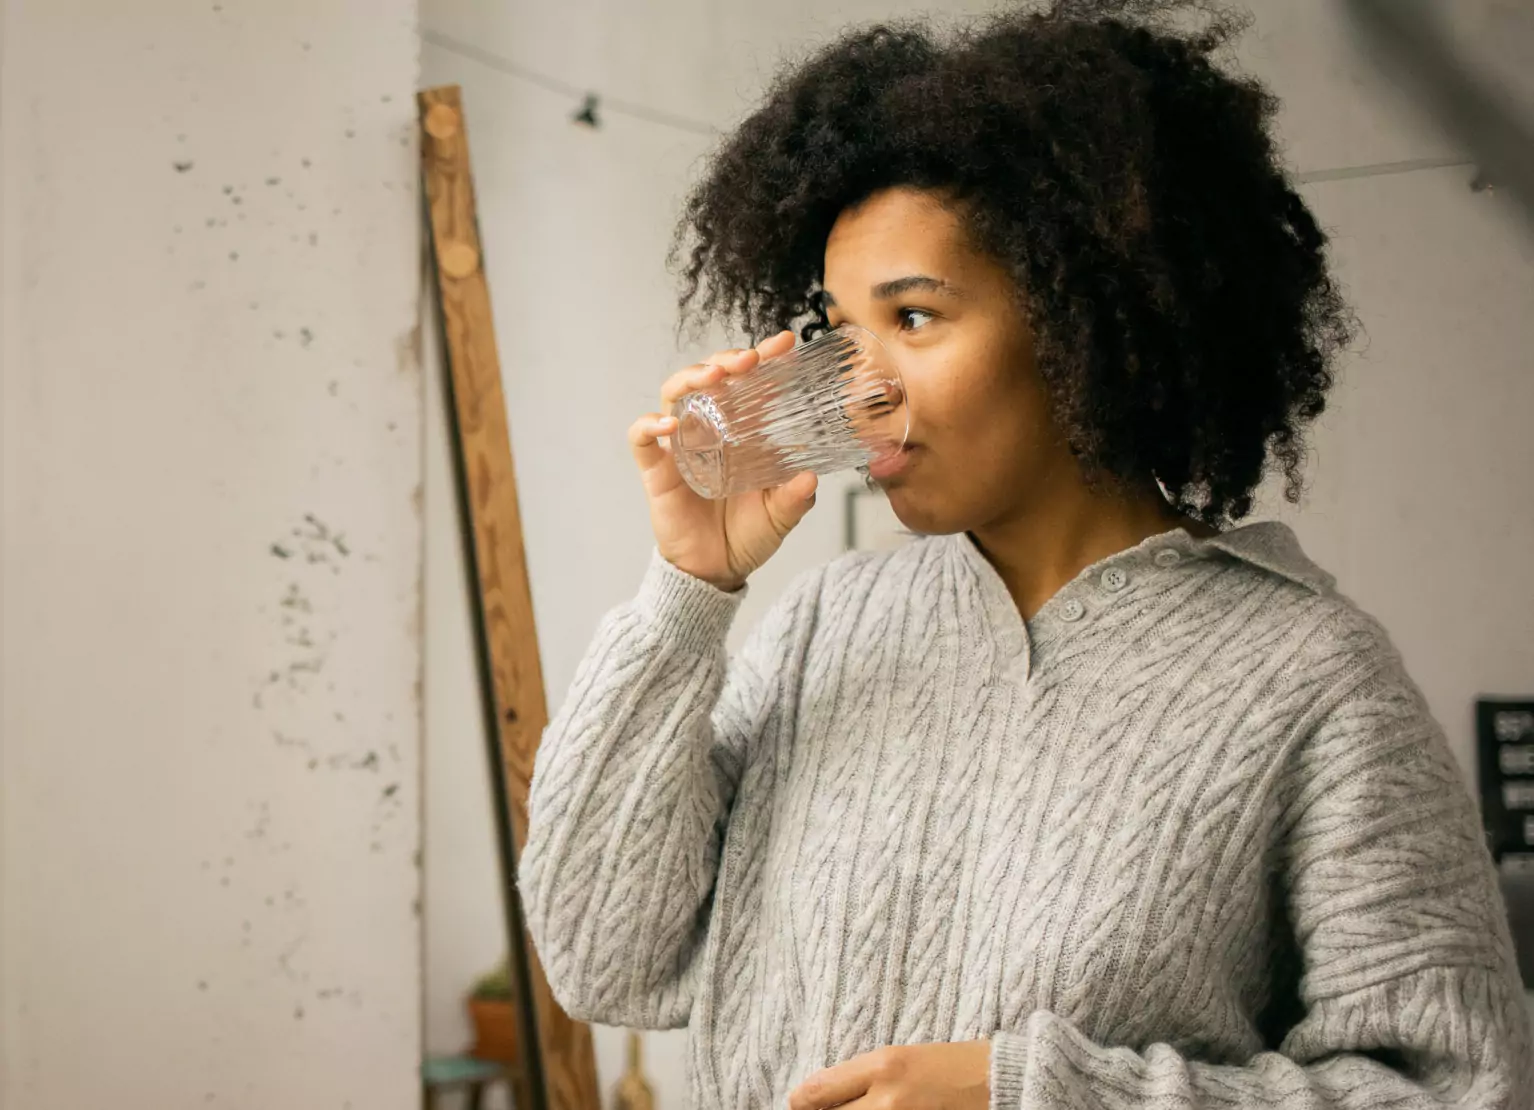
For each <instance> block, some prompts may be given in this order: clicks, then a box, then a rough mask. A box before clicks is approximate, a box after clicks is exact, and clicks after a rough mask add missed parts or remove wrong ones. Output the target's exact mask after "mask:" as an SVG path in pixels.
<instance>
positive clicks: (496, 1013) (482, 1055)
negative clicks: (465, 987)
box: [469, 998, 522, 1064]
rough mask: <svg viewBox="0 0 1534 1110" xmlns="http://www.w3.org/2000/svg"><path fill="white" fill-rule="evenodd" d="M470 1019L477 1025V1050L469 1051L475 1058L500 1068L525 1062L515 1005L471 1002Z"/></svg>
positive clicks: (475, 1033)
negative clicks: (523, 1060)
mask: <svg viewBox="0 0 1534 1110" xmlns="http://www.w3.org/2000/svg"><path fill="white" fill-rule="evenodd" d="M469 1018H470V1019H471V1020H472V1021H473V1022H474V1047H473V1048H472V1049H471V1050H470V1052H471V1053H472V1054H473V1055H474V1056H476V1057H478V1058H479V1059H481V1060H494V1061H495V1062H496V1063H498V1064H515V1063H516V1062H517V1061H518V1060H520V1059H521V1058H522V1051H521V1048H522V1046H521V1042H520V1041H519V1040H518V1038H517V1008H516V1005H515V1004H514V1003H511V1002H504V1001H501V1000H499V999H491V998H471V999H469Z"/></svg>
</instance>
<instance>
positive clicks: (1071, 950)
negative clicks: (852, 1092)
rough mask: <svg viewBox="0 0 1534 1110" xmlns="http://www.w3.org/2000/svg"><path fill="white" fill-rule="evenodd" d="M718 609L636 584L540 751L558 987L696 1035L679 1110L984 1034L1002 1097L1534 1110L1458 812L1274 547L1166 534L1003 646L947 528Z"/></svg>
mask: <svg viewBox="0 0 1534 1110" xmlns="http://www.w3.org/2000/svg"><path fill="white" fill-rule="evenodd" d="M738 604H739V598H738V597H737V596H730V595H725V594H722V593H719V592H718V591H716V590H714V589H713V588H712V587H710V586H708V585H706V584H704V583H702V582H700V581H697V580H695V579H692V578H689V577H688V576H686V575H684V574H682V573H681V572H679V571H677V570H675V569H674V568H672V567H670V566H669V565H667V564H665V563H664V562H662V561H660V560H659V559H658V558H657V559H656V560H655V562H654V564H653V565H652V566H651V568H650V570H649V572H648V575H647V577H646V578H645V581H644V584H643V586H642V588H641V590H640V593H639V596H638V598H637V599H636V600H634V601H633V602H631V603H630V604H627V605H625V606H623V607H621V608H619V609H617V610H616V611H615V612H613V613H612V614H611V615H610V616H608V618H607V619H606V621H605V622H604V623H603V625H602V627H601V629H600V631H599V632H598V634H597V636H596V639H595V642H594V643H593V645H592V647H591V649H590V652H589V653H588V655H587V657H586V659H585V661H584V663H583V664H582V666H581V668H580V671H579V674H578V677H577V678H576V680H575V683H574V685H573V687H572V689H571V691H570V694H569V697H568V700H567V701H566V703H565V705H564V707H563V709H562V710H561V712H560V714H559V716H558V718H557V719H556V720H555V721H554V723H553V724H552V726H551V727H550V728H549V731H548V733H547V735H546V737H545V739H544V742H543V748H542V751H541V752H540V754H539V757H538V761H537V770H536V774H535V776H534V779H533V786H532V828H531V833H530V836H529V841H528V845H527V850H526V852H525V853H524V856H523V860H522V869H521V876H520V883H521V888H522V894H523V899H524V906H525V909H526V913H527V919H528V923H529V925H530V927H531V929H532V932H533V936H534V939H535V941H536V943H537V947H538V951H539V953H540V955H541V958H542V960H543V962H544V965H545V968H546V970H547V973H548V978H549V982H550V983H551V984H552V986H553V989H554V992H555V995H556V997H557V998H558V999H559V1001H560V1002H561V1003H562V1004H563V1005H564V1006H565V1008H566V1009H567V1010H569V1011H570V1013H571V1014H573V1015H574V1016H576V1017H578V1018H581V1019H585V1020H589V1021H596V1022H601V1023H606V1024H614V1025H627V1026H635V1027H653V1028H663V1027H675V1026H682V1025H686V1026H687V1027H688V1029H689V1042H690V1051H689V1065H690V1067H689V1071H690V1088H691V1103H692V1106H693V1107H695V1108H696V1110H729V1108H736V1107H741V1108H744V1107H760V1108H763V1110H766V1108H769V1107H770V1108H772V1110H781V1107H782V1106H783V1105H784V1104H785V1100H786V1097H787V1095H788V1092H789V1091H791V1090H792V1089H793V1087H794V1086H795V1085H797V1084H798V1082H799V1081H801V1080H802V1079H804V1078H805V1077H807V1076H808V1075H809V1074H811V1073H812V1072H814V1071H816V1070H817V1069H819V1068H822V1067H825V1066H827V1065H830V1064H834V1063H838V1062H840V1061H843V1060H846V1059H848V1058H850V1057H852V1056H855V1055H858V1054H859V1053H863V1052H867V1051H870V1050H872V1049H876V1048H880V1047H883V1046H886V1045H900V1044H914V1043H919V1042H927V1041H966V1040H975V1039H982V1038H988V1039H990V1040H991V1042H992V1066H991V1092H992V1105H993V1107H995V1108H996V1110H1055V1108H1071V1110H1088V1108H1090V1110H1130V1108H1150V1107H1155V1108H1158V1110H1167V1108H1195V1107H1197V1108H1202V1107H1228V1108H1241V1110H1248V1108H1251V1110H1255V1108H1257V1107H1263V1108H1282V1110H1331V1108H1341V1107H1348V1108H1352V1110H1365V1108H1367V1110H1375V1108H1386V1107H1389V1108H1395V1110H1408V1108H1410V1110H1416V1108H1428V1107H1431V1108H1433V1110H1446V1108H1457V1110H1472V1108H1474V1110H1493V1108H1495V1110H1514V1108H1518V1110H1527V1108H1529V1107H1531V1106H1534V1096H1531V1092H1534V1065H1531V1058H1530V1057H1531V1052H1530V1044H1529V1029H1528V1018H1527V1011H1526V1009H1525V1003H1524V996H1523V992H1522V990H1521V987H1520V986H1519V984H1518V982H1517V979H1516V971H1515V968H1514V962H1513V955H1512V946H1511V942H1510V939H1509V936H1508V932H1507V925H1506V918H1505V915H1504V912H1503V908H1502V904H1501V901H1500V897H1499V894H1498V892H1497V888H1496V883H1495V878H1494V872H1493V869H1492V865H1491V862H1490V859H1489V857H1488V854H1487V852H1486V849H1485V847H1484V844H1483V841H1482V837H1481V833H1480V829H1479V825H1478V822H1477V820H1476V816H1475V811H1474V808H1473V806H1472V803H1471V800H1470V796H1469V793H1468V791H1467V790H1466V788H1465V784H1464V782H1463V780H1462V779H1461V777H1460V775H1459V772H1458V770H1457V768H1456V765H1455V763H1454V760H1453V759H1452V757H1451V755H1450V753H1449V751H1448V749H1447V746H1446V744H1445V742H1444V739H1443V736H1442V733H1441V730H1440V729H1439V728H1438V726H1437V725H1436V724H1435V723H1434V722H1433V720H1432V719H1431V717H1430V716H1429V714H1428V712H1427V709H1426V707H1425V705H1424V703H1423V700H1422V697H1421V695H1420V694H1419V692H1418V691H1417V689H1416V688H1415V687H1414V686H1413V685H1412V683H1411V681H1410V680H1409V679H1408V678H1407V676H1406V674H1405V673H1404V671H1403V670H1402V666H1401V662H1400V659H1399V657H1398V656H1397V654H1396V652H1395V651H1394V650H1393V649H1392V647H1391V646H1390V644H1389V641H1388V640H1387V638H1386V636H1385V635H1384V633H1383V632H1382V631H1381V630H1380V628H1379V627H1378V626H1377V625H1376V624H1375V623H1374V622H1373V621H1372V620H1370V619H1369V618H1368V617H1367V616H1365V615H1363V614H1362V613H1360V612H1359V611H1358V609H1357V608H1355V607H1354V606H1353V605H1352V604H1351V603H1349V602H1348V601H1347V600H1346V599H1344V598H1343V597H1341V596H1340V595H1339V594H1337V593H1336V592H1335V591H1334V589H1333V585H1332V581H1331V579H1330V578H1329V577H1328V576H1326V575H1325V574H1324V573H1323V572H1322V571H1320V570H1318V569H1317V568H1316V567H1315V566H1314V565H1313V564H1312V563H1311V562H1310V561H1309V560H1307V559H1306V558H1305V556H1304V555H1303V553H1302V552H1301V551H1300V549H1299V546H1298V544H1297V543H1296V541H1295V539H1294V536H1293V534H1292V533H1291V532H1289V531H1288V529H1286V528H1284V527H1282V526H1280V525H1273V524H1267V525H1256V526H1251V527H1247V528H1241V529H1237V530H1235V531H1232V532H1228V533H1226V534H1225V535H1223V536H1220V537H1218V538H1216V539H1213V540H1195V539H1193V538H1192V537H1190V536H1189V535H1188V534H1187V533H1185V532H1182V531H1177V532H1172V533H1169V534H1167V535H1165V536H1160V537H1157V538H1155V539H1152V540H1149V541H1147V542H1146V543H1144V544H1142V545H1140V546H1139V547H1137V548H1135V549H1133V550H1130V551H1126V552H1123V553H1122V554H1119V555H1116V556H1114V557H1113V558H1111V559H1108V560H1106V561H1104V562H1103V563H1100V564H1098V565H1097V566H1094V567H1091V568H1089V569H1088V570H1086V571H1084V572H1083V573H1082V574H1081V576H1080V577H1078V578H1077V579H1076V580H1075V581H1074V582H1072V583H1070V584H1069V585H1068V586H1066V587H1065V588H1064V589H1063V590H1062V591H1061V592H1060V593H1059V594H1058V595H1057V596H1056V597H1054V598H1052V599H1051V600H1050V601H1049V603H1048V604H1047V605H1046V606H1045V607H1044V608H1043V609H1042V610H1041V611H1040V612H1039V613H1038V614H1037V616H1036V617H1035V618H1034V619H1033V620H1032V621H1029V622H1027V623H1026V624H1025V623H1024V622H1023V620H1022V619H1021V618H1020V616H1019V615H1018V612H1017V610H1016V608H1015V607H1014V606H1013V604H1012V601H1011V599H1010V597H1009V596H1008V594H1007V591H1006V589H1005V587H1004V586H1003V584H1002V582H1001V580H1000V578H999V577H998V576H997V575H996V573H995V571H994V570H993V569H992V568H991V566H990V565H989V564H988V563H987V562H986V560H985V559H984V558H983V557H982V556H981V554H980V553H979V552H978V551H977V550H976V548H975V547H974V545H973V543H971V542H970V541H969V540H968V539H967V538H965V537H962V536H960V537H944V538H935V539H929V540H922V541H919V542H916V543H913V544H911V545H909V546H907V547H905V548H903V549H901V550H899V551H898V552H894V553H891V554H885V555H877V556H873V555H860V556H852V557H849V558H846V559H843V560H840V561H838V562H836V563H833V564H831V565H830V566H829V567H826V568H823V569H821V570H819V571H816V572H815V573H813V574H811V575H808V576H806V577H805V578H803V579H801V580H800V582H799V583H798V584H797V585H796V586H795V587H794V588H793V589H791V590H790V591H789V593H788V594H787V595H786V596H785V597H784V598H783V600H782V601H781V602H780V603H779V604H778V605H776V606H775V608H774V609H773V611H772V612H771V613H770V614H769V615H768V617H767V618H766V619H765V621H764V622H763V623H762V625H761V626H760V627H759V628H758V629H756V630H755V632H754V633H753V635H752V636H751V637H750V639H749V641H748V643H747V645H746V646H745V648H744V649H743V651H742V652H741V653H740V654H739V656H738V657H737V658H735V659H734V660H733V661H729V662H727V661H726V654H725V637H726V634H727V632H728V629H729V626H730V622H731V619H732V617H733V615H734V613H735V610H736V608H737V606H738Z"/></svg>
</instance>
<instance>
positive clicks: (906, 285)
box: [820, 274, 962, 308]
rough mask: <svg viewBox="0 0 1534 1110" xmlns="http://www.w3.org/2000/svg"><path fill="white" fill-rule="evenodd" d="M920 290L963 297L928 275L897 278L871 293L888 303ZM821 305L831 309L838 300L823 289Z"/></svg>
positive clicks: (882, 283)
mask: <svg viewBox="0 0 1534 1110" xmlns="http://www.w3.org/2000/svg"><path fill="white" fill-rule="evenodd" d="M918 290H919V291H921V292H923V293H944V294H947V295H948V296H950V297H957V296H961V295H962V294H960V292H959V290H958V289H957V288H956V287H955V286H953V285H950V284H949V283H948V282H946V281H942V280H939V279H938V278H935V277H929V276H928V275H926V274H909V275H907V276H906V277H900V278H895V279H894V280H893V281H883V282H880V283H879V284H878V285H875V286H874V287H873V289H872V290H871V292H872V293H873V298H874V300H876V301H888V300H892V299H894V298H895V297H898V296H900V295H901V294H902V293H913V292H916V291H918ZM820 303H821V304H822V305H824V306H825V307H826V308H830V307H831V306H833V305H834V304H836V298H835V297H833V296H831V292H830V290H828V289H822V290H821V292H820Z"/></svg>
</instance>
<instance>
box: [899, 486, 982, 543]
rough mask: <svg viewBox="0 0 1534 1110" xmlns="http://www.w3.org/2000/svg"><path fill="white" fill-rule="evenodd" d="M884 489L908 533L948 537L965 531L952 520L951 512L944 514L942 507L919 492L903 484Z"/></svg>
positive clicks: (901, 524)
mask: <svg viewBox="0 0 1534 1110" xmlns="http://www.w3.org/2000/svg"><path fill="white" fill-rule="evenodd" d="M883 488H884V496H885V497H886V498H887V499H888V500H889V504H890V510H891V511H892V512H893V513H894V514H895V519H896V520H898V521H900V526H901V527H902V528H904V529H905V530H906V531H908V532H914V533H915V534H916V535H918V536H946V535H950V534H951V533H954V532H962V531H964V527H963V525H962V524H959V523H957V522H956V521H954V520H952V519H951V517H952V513H951V512H946V513H945V512H943V511H942V507H941V506H939V505H936V504H933V503H932V502H931V501H929V500H928V499H927V498H925V497H923V496H921V493H920V491H919V490H916V489H912V488H911V487H910V486H909V485H906V484H905V483H903V482H901V483H891V484H890V485H888V486H885V487H883Z"/></svg>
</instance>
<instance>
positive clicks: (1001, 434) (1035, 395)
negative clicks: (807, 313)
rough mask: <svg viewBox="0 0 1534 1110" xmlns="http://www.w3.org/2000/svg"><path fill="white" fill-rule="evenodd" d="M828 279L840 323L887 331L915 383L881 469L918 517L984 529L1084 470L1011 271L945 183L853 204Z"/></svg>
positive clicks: (836, 232) (895, 497) (904, 510)
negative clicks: (1051, 399)
mask: <svg viewBox="0 0 1534 1110" xmlns="http://www.w3.org/2000/svg"><path fill="white" fill-rule="evenodd" d="M825 291H826V294H827V297H826V307H827V313H828V315H829V317H830V321H831V324H832V325H833V326H839V325H841V324H857V325H859V326H861V327H864V328H867V329H868V330H869V331H871V332H873V333H874V334H875V335H877V336H878V337H879V338H880V339H881V340H883V341H884V344H885V346H886V347H888V348H889V350H890V353H891V354H892V355H893V356H894V359H895V362H896V364H897V365H898V366H899V368H900V374H901V378H902V379H903V381H904V382H905V389H906V396H907V400H908V402H909V405H910V417H911V432H910V440H909V444H908V447H907V450H906V451H904V452H903V453H902V454H901V455H900V456H899V457H898V458H897V459H894V460H892V461H890V462H889V463H888V464H887V465H885V464H882V463H881V464H879V465H876V466H875V467H874V468H873V470H872V473H873V476H874V477H875V478H876V479H877V480H878V482H879V484H880V485H881V486H882V487H883V488H884V490H885V491H886V493H887V494H888V495H889V499H890V505H891V507H892V508H893V509H894V511H895V515H896V516H898V517H899V518H900V521H901V523H902V524H904V525H905V526H906V527H907V528H910V529H912V530H913V531H916V532H920V533H923V534H926V535H942V534H948V533H953V532H964V531H975V530H980V529H985V528H987V527H989V526H993V525H996V524H1000V523H1002V522H1004V521H1005V520H1006V519H1007V518H1008V517H1011V516H1013V515H1015V514H1017V513H1018V512H1019V511H1020V510H1024V509H1025V508H1026V506H1027V505H1028V504H1029V502H1030V501H1031V500H1032V499H1033V498H1034V497H1035V496H1037V494H1038V493H1039V491H1040V490H1041V489H1042V488H1043V487H1044V486H1046V485H1048V484H1050V483H1052V482H1055V481H1059V480H1062V479H1063V480H1066V481H1071V480H1079V474H1078V473H1077V468H1076V464H1075V461H1074V459H1073V458H1072V456H1071V455H1070V452H1069V451H1068V450H1066V448H1065V446H1064V444H1063V443H1062V442H1061V441H1060V437H1059V435H1058V433H1057V432H1056V430H1055V428H1054V426H1053V424H1052V422H1051V421H1050V419H1049V411H1048V404H1047V401H1046V395H1045V390H1044V384H1043V381H1042V380H1041V379H1040V377H1039V374H1038V370H1037V368H1036V366H1035V364H1034V357H1033V336H1032V333H1031V332H1030V330H1029V328H1028V324H1027V321H1026V319H1025V317H1024V311H1023V308H1022V307H1021V300H1020V298H1019V297H1018V293H1017V289H1016V286H1015V284H1014V282H1013V280H1012V277H1011V275H1010V274H1009V273H1008V272H1007V271H1006V270H1005V269H1004V268H1003V267H1002V266H1000V265H999V264H998V263H997V262H995V261H994V260H992V259H991V258H989V257H988V256H985V255H982V254H980V253H979V252H977V251H976V250H975V249H974V248H973V247H972V246H971V245H970V243H969V239H968V236H967V234H966V232H965V229H964V227H963V225H962V223H961V222H960V219H959V217H958V216H956V215H955V214H954V213H953V212H952V211H950V210H949V209H948V208H945V207H944V206H943V204H942V203H941V202H940V201H939V200H938V198H937V197H936V196H935V195H934V194H932V193H929V192H924V191H922V190H918V189H909V188H900V189H889V190H886V191H884V192H881V193H877V194H875V195H873V196H872V197H870V198H869V199H868V200H866V201H865V202H863V203H862V204H860V205H858V206H857V207H855V208H849V209H848V210H847V211H846V212H844V213H843V214H842V215H841V217H840V218H839V219H838V220H837V222H836V226H835V227H834V228H833V229H832V231H831V235H830V238H829V239H828V240H827V242H826V260H825ZM1062 468H1063V469H1062ZM1067 471H1068V473H1067Z"/></svg>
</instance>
